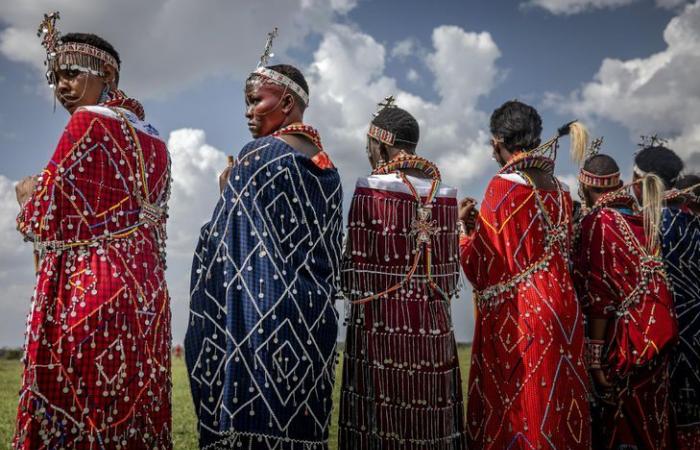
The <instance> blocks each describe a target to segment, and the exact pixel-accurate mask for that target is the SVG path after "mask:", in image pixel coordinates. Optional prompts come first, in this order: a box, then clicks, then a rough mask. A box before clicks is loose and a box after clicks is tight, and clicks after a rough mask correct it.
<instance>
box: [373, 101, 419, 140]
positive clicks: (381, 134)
mask: <svg viewBox="0 0 700 450" xmlns="http://www.w3.org/2000/svg"><path fill="white" fill-rule="evenodd" d="M377 107H378V108H377V112H376V113H373V114H372V116H373V117H377V116H378V115H379V113H380V112H382V111H383V110H385V109H387V108H397V106H396V99H395V98H394V96H393V95H389V96H388V97H384V101H382V102H379V103H377ZM367 136H369V137H371V138H374V139H376V140H378V141H379V142H381V143H384V144H386V145H388V146H390V147H393V145H394V143H396V142H403V143H405V144H413V145H417V144H418V143H417V142H412V141H408V140H406V139H397V138H396V133H392V132H391V131H389V130H385V129H384V128H381V127H378V126H377V125H375V124H373V123H370V124H369V130H368V131H367Z"/></svg>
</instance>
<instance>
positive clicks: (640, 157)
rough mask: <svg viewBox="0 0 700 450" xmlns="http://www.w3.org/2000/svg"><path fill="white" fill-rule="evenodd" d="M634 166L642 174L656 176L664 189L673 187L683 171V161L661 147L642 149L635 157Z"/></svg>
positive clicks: (672, 152)
mask: <svg viewBox="0 0 700 450" xmlns="http://www.w3.org/2000/svg"><path fill="white" fill-rule="evenodd" d="M634 164H635V165H636V166H637V167H638V168H639V169H640V170H641V171H642V172H646V173H653V174H656V175H658V176H659V178H661V180H662V181H663V182H664V185H665V186H666V189H669V188H671V187H673V185H674V183H675V181H676V179H677V178H678V175H680V173H681V171H682V170H683V160H681V158H680V157H679V156H678V155H676V153H675V152H674V151H673V150H671V149H669V148H666V147H664V146H661V145H657V146H652V147H645V148H643V149H642V150H641V151H640V152H639V153H637V156H635V158H634Z"/></svg>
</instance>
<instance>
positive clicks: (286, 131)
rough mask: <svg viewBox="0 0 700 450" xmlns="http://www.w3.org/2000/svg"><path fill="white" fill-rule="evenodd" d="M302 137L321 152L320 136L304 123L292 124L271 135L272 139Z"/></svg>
mask: <svg viewBox="0 0 700 450" xmlns="http://www.w3.org/2000/svg"><path fill="white" fill-rule="evenodd" d="M295 134H298V135H302V136H304V137H306V138H308V139H309V140H310V141H311V143H312V144H314V145H315V146H316V147H317V148H318V149H319V150H321V151H323V145H322V144H321V135H320V134H319V133H318V131H317V130H316V129H315V128H314V127H312V126H311V125H306V124H304V123H300V122H297V123H293V124H290V125H287V126H286V127H284V128H280V129H279V130H277V131H275V132H274V133H272V136H273V137H280V136H284V135H295Z"/></svg>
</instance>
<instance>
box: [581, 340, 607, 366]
mask: <svg viewBox="0 0 700 450" xmlns="http://www.w3.org/2000/svg"><path fill="white" fill-rule="evenodd" d="M604 346H605V341H604V340H602V339H588V341H586V362H587V363H588V368H589V369H600V368H602V360H603V347H604Z"/></svg>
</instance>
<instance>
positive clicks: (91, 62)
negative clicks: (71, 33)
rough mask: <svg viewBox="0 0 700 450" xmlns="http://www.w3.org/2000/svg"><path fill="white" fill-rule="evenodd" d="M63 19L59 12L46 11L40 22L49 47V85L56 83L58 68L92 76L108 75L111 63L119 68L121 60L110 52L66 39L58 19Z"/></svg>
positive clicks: (47, 70) (47, 78) (41, 34)
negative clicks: (62, 39)
mask: <svg viewBox="0 0 700 450" xmlns="http://www.w3.org/2000/svg"><path fill="white" fill-rule="evenodd" d="M60 18H61V15H60V13H59V12H58V11H55V12H52V13H50V14H44V20H42V21H41V23H40V24H39V29H38V30H37V36H38V37H40V38H41V45H43V46H44V48H45V49H46V61H45V62H44V64H45V65H46V80H47V81H48V83H49V87H51V88H55V86H56V72H57V71H58V70H77V71H79V72H84V73H90V74H92V75H97V76H104V65H105V64H109V65H110V66H112V67H114V69H115V70H117V71H118V70H119V63H118V62H117V59H116V58H115V57H114V56H112V55H110V54H109V53H107V52H106V51H104V50H102V49H100V48H97V47H95V46H93V45H90V44H85V43H82V42H62V41H61V33H60V32H59V31H58V29H57V28H56V21H57V20H59V19H60Z"/></svg>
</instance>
